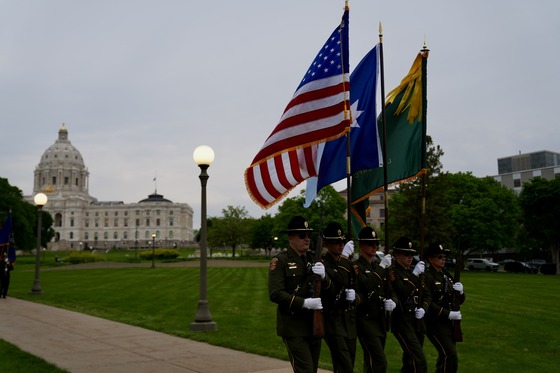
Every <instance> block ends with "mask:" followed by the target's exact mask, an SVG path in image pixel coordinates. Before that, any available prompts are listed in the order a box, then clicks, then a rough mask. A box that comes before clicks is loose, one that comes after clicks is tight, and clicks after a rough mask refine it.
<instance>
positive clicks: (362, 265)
mask: <svg viewBox="0 0 560 373" xmlns="http://www.w3.org/2000/svg"><path fill="white" fill-rule="evenodd" d="M379 242H380V240H379V238H378V236H377V233H375V231H374V230H373V229H372V228H370V227H365V228H363V229H362V230H361V231H360V234H359V246H360V256H359V258H358V259H357V260H356V261H354V268H355V270H356V304H357V309H356V321H357V329H358V339H359V341H360V345H361V346H362V349H363V351H364V368H363V371H364V373H378V372H383V373H384V372H387V357H386V355H385V343H386V341H387V329H388V328H387V322H388V320H390V318H389V317H388V316H389V315H390V312H392V311H393V310H394V309H395V307H396V302H397V297H396V294H395V293H394V292H393V290H392V286H391V285H390V280H389V279H387V275H388V271H387V268H388V267H389V266H390V265H391V260H392V259H391V255H389V254H387V255H385V256H384V257H383V259H382V260H381V263H380V264H377V263H376V262H375V261H374V258H375V257H376V254H377V248H378V244H379ZM348 246H351V247H352V251H353V243H352V241H349V242H348V243H347V244H346V246H345V250H346V247H348ZM387 285H388V286H387Z"/></svg>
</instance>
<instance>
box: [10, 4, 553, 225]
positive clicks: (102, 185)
mask: <svg viewBox="0 0 560 373" xmlns="http://www.w3.org/2000/svg"><path fill="white" fill-rule="evenodd" d="M349 5H350V66H351V68H353V67H355V66H356V65H357V64H358V62H359V61H360V59H361V58H362V57H363V56H364V55H365V54H366V53H367V51H368V50H369V49H370V48H371V47H372V46H373V45H374V44H375V43H377V42H378V35H377V34H378V25H379V22H382V24H383V33H384V54H385V84H386V92H389V91H390V90H391V89H392V88H394V87H395V86H396V85H397V84H398V83H399V82H400V80H401V79H402V78H403V77H404V76H405V75H406V73H407V72H408V69H409V68H410V66H411V64H412V62H413V60H414V58H415V56H416V54H417V52H418V51H419V50H420V49H421V48H422V46H423V43H424V40H426V43H427V46H428V48H429V49H430V50H431V52H430V58H429V60H428V134H429V135H431V136H432V137H433V139H434V142H435V143H436V144H439V145H440V146H442V148H443V150H444V152H445V155H444V157H443V159H442V161H443V165H444V170H446V171H450V172H459V171H463V172H466V171H471V172H472V173H473V174H474V175H475V176H486V175H495V174H497V158H501V157H505V156H509V155H514V154H517V153H518V152H519V151H521V152H533V151H539V150H550V151H555V152H559V151H560V146H559V142H560V141H559V140H558V139H559V135H558V132H559V131H558V119H557V118H558V115H557V113H556V111H555V110H553V109H554V108H555V107H557V106H558V98H559V94H558V87H560V73H559V72H558V71H559V68H558V66H559V60H560V56H559V54H560V53H559V47H560V18H559V16H558V15H559V14H560V2H559V1H557V0H543V1H538V2H536V3H531V2H527V1H518V0H508V1H505V0H496V1H483V0H472V1H466V2H458V1H449V0H439V1H417V0H416V1H390V2H389V1H375V2H374V1H371V0H351V1H350V3H349ZM343 7H344V1H343V0H336V1H334V0H331V1H327V0H304V1H301V0H283V1H263V0H247V1H244V0H239V1H231V0H202V1H196V2H195V1H188V0H158V1H155V0H153V1H146V0H118V1H110V0H99V1H77V0H49V1H40V0H34V1H33V0H17V1H15V0H12V1H6V0H1V1H0V129H1V133H2V135H1V136H0V157H1V158H0V159H1V160H2V161H1V162H0V176H1V177H5V178H7V179H8V180H9V182H10V183H11V184H12V185H15V186H17V187H19V188H20V189H21V190H22V191H23V193H24V194H26V195H28V194H31V193H32V189H33V171H34V169H35V166H36V165H37V164H38V163H39V160H40V157H41V155H42V154H43V152H44V151H45V150H46V149H47V148H48V147H49V146H50V145H52V144H53V143H54V142H55V140H56V139H57V136H58V130H59V129H60V126H61V123H63V122H64V123H65V126H66V128H67V129H68V131H69V139H70V141H71V142H72V144H73V145H74V146H75V147H77V148H78V149H79V151H80V152H81V154H82V156H83V158H84V161H85V164H86V166H87V167H88V169H89V172H90V184H89V192H90V194H91V195H92V196H94V197H96V198H97V199H98V200H101V201H107V200H121V201H124V202H126V203H131V202H137V201H139V200H141V199H143V198H145V197H146V196H147V195H148V194H150V193H152V192H153V191H154V187H155V185H154V182H153V178H154V177H155V175H156V174H157V191H158V193H160V194H163V195H164V196H165V197H166V198H168V199H171V200H172V201H174V202H186V203H189V204H190V205H191V206H192V207H193V208H194V209H195V227H198V226H199V224H200V223H199V221H200V181H199V179H198V175H199V169H198V167H197V166H196V164H195V163H194V161H193V159H192V153H193V150H194V149H195V148H196V147H197V146H198V145H202V144H205V145H209V146H211V147H212V148H213V149H214V151H215V154H216V159H215V161H214V163H213V164H212V166H211V167H210V169H209V171H208V172H209V174H210V179H209V181H208V214H209V215H210V216H219V215H221V210H222V208H224V207H226V206H227V205H233V206H244V207H246V208H247V210H248V211H249V213H250V215H251V216H253V217H259V216H261V215H262V214H264V213H271V214H274V213H276V211H277V207H273V208H271V209H269V210H262V209H261V208H260V207H258V206H257V205H256V204H255V203H254V202H253V201H252V200H251V199H250V198H249V196H248V194H247V191H246V189H245V184H244V180H243V172H244V170H245V169H246V168H247V167H248V166H249V164H250V162H251V161H252V159H253V157H254V156H255V154H256V153H257V152H258V150H259V149H260V147H261V146H262V144H263V142H264V140H265V139H266V137H267V136H268V135H269V134H270V132H271V131H272V129H273V128H274V127H275V126H276V124H277V122H278V120H279V118H280V115H281V113H282V111H283V110H284V108H285V106H286V104H287V103H288V101H289V100H290V98H291V97H292V94H293V92H294V90H295V88H296V87H297V85H298V84H299V82H300V80H301V78H302V77H303V74H304V72H305V71H306V69H307V68H308V66H309V64H310V63H311V61H312V60H313V58H314V57H315V55H316V54H317V52H318V50H319V48H320V47H321V46H322V44H323V43H324V41H325V40H326V38H327V37H328V36H329V35H330V33H331V32H332V30H333V29H334V28H335V26H336V25H337V23H338V22H339V21H340V18H341V16H342V12H343ZM304 185H305V183H303V184H302V185H301V186H300V187H298V188H296V189H295V191H292V193H290V196H294V195H295V194H296V193H297V192H298V191H299V190H301V188H302V187H303V186H304ZM339 189H340V188H339Z"/></svg>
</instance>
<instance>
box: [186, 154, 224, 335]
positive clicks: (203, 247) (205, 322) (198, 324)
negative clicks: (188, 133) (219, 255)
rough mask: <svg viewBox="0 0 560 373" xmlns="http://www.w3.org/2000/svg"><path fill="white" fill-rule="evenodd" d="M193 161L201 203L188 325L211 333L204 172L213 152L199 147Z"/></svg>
mask: <svg viewBox="0 0 560 373" xmlns="http://www.w3.org/2000/svg"><path fill="white" fill-rule="evenodd" d="M193 159H194V161H195V162H196V164H197V165H198V167H200V176H199V179H200V185H201V187H202V188H201V189H202V191H201V203H200V212H201V216H200V296H199V301H198V309H197V311H196V314H195V316H194V322H192V323H191V324H190V330H191V331H193V332H212V331H216V330H218V324H216V323H215V322H214V321H212V315H211V314H210V308H209V306H208V300H207V297H206V279H207V273H206V268H207V259H208V257H207V242H206V236H207V226H206V182H207V181H208V177H209V176H208V173H207V172H206V170H207V169H208V167H209V166H210V164H211V163H212V162H213V161H214V151H213V150H212V148H211V147H209V146H207V145H201V146H199V147H197V148H196V149H195V150H194V153H193Z"/></svg>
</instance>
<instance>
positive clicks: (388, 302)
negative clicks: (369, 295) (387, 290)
mask: <svg viewBox="0 0 560 373" xmlns="http://www.w3.org/2000/svg"><path fill="white" fill-rule="evenodd" d="M383 306H384V307H385V311H389V312H391V311H393V310H394V309H395V308H396V307H397V304H396V303H395V302H394V301H393V300H392V299H385V300H384V301H383Z"/></svg>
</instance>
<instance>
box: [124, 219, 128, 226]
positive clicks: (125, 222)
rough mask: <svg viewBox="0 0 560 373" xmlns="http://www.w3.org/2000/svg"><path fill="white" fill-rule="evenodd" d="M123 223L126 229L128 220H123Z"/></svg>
mask: <svg viewBox="0 0 560 373" xmlns="http://www.w3.org/2000/svg"><path fill="white" fill-rule="evenodd" d="M123 223H124V226H125V227H128V219H124V222H123Z"/></svg>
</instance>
